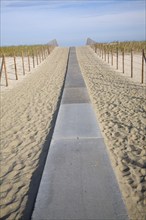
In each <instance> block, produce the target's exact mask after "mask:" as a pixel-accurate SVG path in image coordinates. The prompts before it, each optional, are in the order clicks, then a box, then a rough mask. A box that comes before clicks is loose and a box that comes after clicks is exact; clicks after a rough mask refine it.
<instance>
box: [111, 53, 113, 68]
mask: <svg viewBox="0 0 146 220" xmlns="http://www.w3.org/2000/svg"><path fill="white" fill-rule="evenodd" d="M111 64H112V66H113V50H112V49H111Z"/></svg>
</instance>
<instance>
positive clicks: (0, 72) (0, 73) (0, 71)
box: [0, 54, 8, 86]
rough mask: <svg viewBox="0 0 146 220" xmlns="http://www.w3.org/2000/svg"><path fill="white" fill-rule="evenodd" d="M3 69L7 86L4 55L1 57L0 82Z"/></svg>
mask: <svg viewBox="0 0 146 220" xmlns="http://www.w3.org/2000/svg"><path fill="white" fill-rule="evenodd" d="M3 67H4V72H5V80H6V86H8V76H7V68H6V60H5V55H4V54H3V56H2V65H1V70H0V80H1V77H2V71H3Z"/></svg>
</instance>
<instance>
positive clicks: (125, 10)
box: [0, 0, 146, 46]
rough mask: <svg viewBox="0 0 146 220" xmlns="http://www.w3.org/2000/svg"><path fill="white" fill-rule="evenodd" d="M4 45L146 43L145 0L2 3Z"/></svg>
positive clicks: (20, 0) (17, 0) (22, 0)
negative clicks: (92, 41) (54, 41)
mask: <svg viewBox="0 0 146 220" xmlns="http://www.w3.org/2000/svg"><path fill="white" fill-rule="evenodd" d="M0 1H1V45H22V44H45V43H47V42H49V41H50V40H52V39H54V38H56V39H57V41H58V44H59V45H60V46H78V45H84V44H85V43H86V39H87V38H88V37H90V38H92V39H93V40H95V41H97V42H111V41H114V40H118V41H125V40H145V13H146V3H145V0H64V1H62V0H58V1H56V0H54V1H51V0H0Z"/></svg>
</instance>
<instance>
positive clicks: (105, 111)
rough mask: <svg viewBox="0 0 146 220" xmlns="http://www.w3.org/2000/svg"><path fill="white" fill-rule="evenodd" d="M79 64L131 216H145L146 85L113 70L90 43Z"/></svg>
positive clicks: (79, 53)
mask: <svg viewBox="0 0 146 220" xmlns="http://www.w3.org/2000/svg"><path fill="white" fill-rule="evenodd" d="M77 57H78V61H79V65H80V68H81V71H82V74H83V77H84V79H85V82H86V85H87V88H88V91H89V94H90V98H91V100H92V103H93V106H94V109H95V112H96V115H97V120H98V121H99V123H100V127H101V130H102V133H103V136H104V139H105V142H106V146H107V151H108V153H109V157H110V159H111V163H112V166H113V169H114V171H115V174H116V177H117V180H118V182H119V186H120V188H121V192H122V195H123V199H124V201H125V204H126V206H127V209H128V213H129V216H130V217H131V219H135V220H136V219H137V220H140V219H143V220H144V219H145V218H146V137H145V134H146V127H145V124H146V101H145V98H146V86H144V85H142V84H140V83H135V82H134V81H132V80H130V79H129V78H128V77H126V76H123V75H121V74H120V73H118V72H116V71H115V70H114V69H113V68H110V67H109V65H108V64H106V63H105V62H103V61H102V60H101V59H99V58H98V55H97V54H95V52H94V51H93V50H92V49H91V48H90V47H81V48H77Z"/></svg>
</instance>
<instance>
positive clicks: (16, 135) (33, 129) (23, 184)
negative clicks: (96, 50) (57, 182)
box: [0, 48, 68, 220]
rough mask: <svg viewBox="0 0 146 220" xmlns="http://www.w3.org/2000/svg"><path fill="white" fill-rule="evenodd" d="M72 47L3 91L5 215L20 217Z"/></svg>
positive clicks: (57, 52)
mask: <svg viewBox="0 0 146 220" xmlns="http://www.w3.org/2000/svg"><path fill="white" fill-rule="evenodd" d="M67 57H68V49H67V48H66V49H65V48H56V49H55V50H54V51H53V52H52V53H51V55H50V56H49V57H48V58H47V59H46V60H45V61H44V63H43V64H42V65H41V66H40V67H38V68H37V70H36V71H34V72H33V73H32V74H29V75H28V77H27V78H25V79H24V81H23V82H21V83H19V84H18V85H17V86H16V87H15V88H13V89H12V90H10V91H7V92H3V93H2V94H1V103H2V108H1V172H0V177H1V180H0V183H1V204H0V205H1V207H0V208H1V218H3V219H10V220H13V219H20V217H21V215H22V212H23V211H24V209H25V205H26V202H27V196H28V195H27V193H28V190H29V184H30V181H31V178H32V175H33V173H34V171H35V170H36V168H37V166H38V160H39V156H40V154H41V152H42V150H43V144H44V142H45V138H46V136H47V134H48V132H49V131H50V129H51V121H52V120H53V114H54V112H55V110H56V107H57V101H58V98H59V95H60V92H61V88H62V85H63V81H64V76H65V69H66V63H67Z"/></svg>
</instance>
